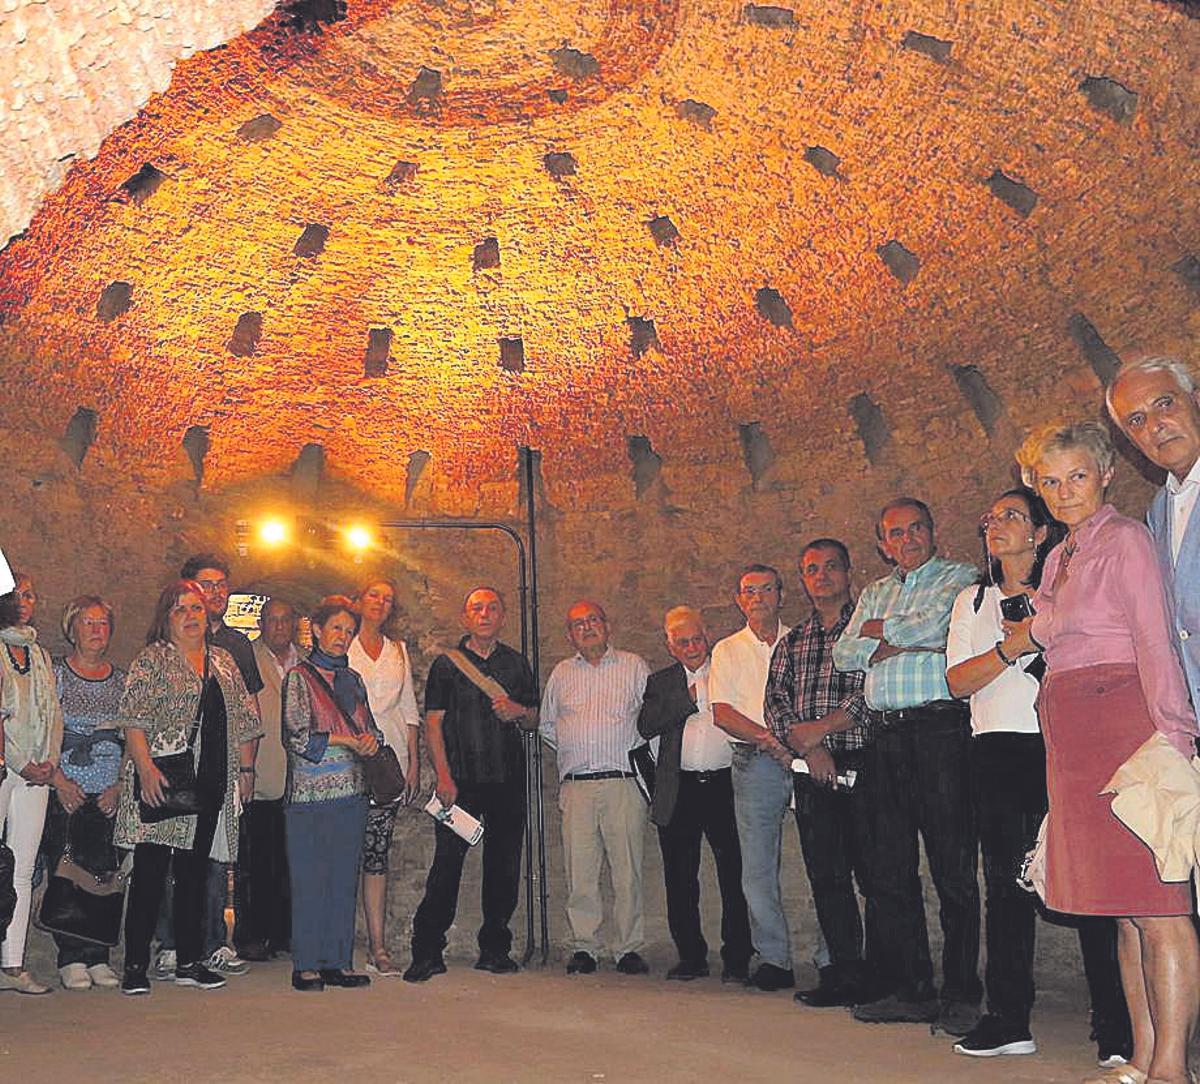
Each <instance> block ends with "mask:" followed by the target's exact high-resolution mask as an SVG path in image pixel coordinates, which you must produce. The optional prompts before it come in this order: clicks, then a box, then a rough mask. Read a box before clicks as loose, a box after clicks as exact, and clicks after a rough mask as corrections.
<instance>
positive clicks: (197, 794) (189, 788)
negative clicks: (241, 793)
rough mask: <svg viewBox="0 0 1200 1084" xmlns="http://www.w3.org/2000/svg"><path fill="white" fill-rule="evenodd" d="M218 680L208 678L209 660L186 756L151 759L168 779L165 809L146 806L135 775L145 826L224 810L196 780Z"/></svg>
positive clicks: (134, 783)
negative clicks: (199, 740)
mask: <svg viewBox="0 0 1200 1084" xmlns="http://www.w3.org/2000/svg"><path fill="white" fill-rule="evenodd" d="M215 680H216V678H210V677H209V676H208V663H207V660H205V667H204V688H203V689H202V691H201V693H200V703H199V704H197V705H196V717H195V718H194V719H193V720H192V727H191V730H189V731H188V740H187V748H186V749H185V750H184V751H183V752H182V753H166V754H164V755H163V756H160V757H153V758H151V759H153V761H154V766H155V767H156V768H157V769H158V770H159V771H160V772H162V774H163V775H164V776H166V782H165V783H164V784H163V802H162V805H157V806H153V805H150V804H149V803H148V802H146V800H145V799H144V798H143V797H142V780H141V778H140V777H139V776H138V775H137V773H136V772H135V773H134V776H133V796H134V797H135V798H136V799H137V804H138V817H139V818H140V819H141V822H142V823H143V824H157V823H158V822H159V821H165V820H168V819H170V818H171V817H189V816H197V815H199V814H201V813H212V812H215V811H216V810H217V809H218V808H219V807H220V804H221V802H220V799H219V798H217V797H216V796H215V795H211V794H208V793H207V792H206V791H205V789H204V788H203V787H201V786H200V782H199V780H198V779H197V778H196V756H195V745H196V735H197V734H198V733H199V732H200V726H201V723H202V721H203V719H204V711H205V705H206V704H207V703H208V697H209V682H210V681H215ZM222 797H223V796H222Z"/></svg>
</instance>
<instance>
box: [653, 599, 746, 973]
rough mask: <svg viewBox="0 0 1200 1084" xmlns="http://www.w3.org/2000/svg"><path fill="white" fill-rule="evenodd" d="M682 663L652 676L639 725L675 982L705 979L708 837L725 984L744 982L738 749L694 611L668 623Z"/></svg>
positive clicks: (675, 613) (672, 648) (676, 614)
mask: <svg viewBox="0 0 1200 1084" xmlns="http://www.w3.org/2000/svg"><path fill="white" fill-rule="evenodd" d="M663 631H664V632H665V634H666V639H667V650H668V651H669V652H670V653H671V655H672V657H673V658H674V659H675V662H674V663H672V665H670V666H668V667H666V668H665V669H663V670H659V671H657V672H656V673H653V674H651V675H650V677H649V679H648V680H647V682H646V695H645V697H644V698H643V700H642V711H641V714H640V715H639V716H638V731H639V732H640V733H641V735H642V737H643V738H647V739H651V738H658V739H659V747H658V765H657V770H656V772H655V790H654V801H653V802H652V803H651V807H650V819H651V820H652V821H653V822H654V823H655V825H656V826H657V827H658V842H659V846H660V847H661V849H662V858H663V880H664V882H665V884H666V890H667V924H668V926H669V927H670V929H671V938H672V940H674V942H675V947H676V949H677V950H678V951H679V962H678V963H677V964H675V966H674V967H672V968H671V969H670V970H669V971H668V972H667V978H668V979H678V980H682V981H687V980H689V979H698V978H703V977H704V976H706V975H707V974H708V943H707V942H706V941H705V940H704V932H703V929H702V926H701V922H700V879H699V875H700V840H701V838H702V837H703V838H705V839H707V840H708V845H709V847H710V848H711V850H712V855H713V862H714V863H715V865H716V867H717V884H718V886H719V887H720V890H721V960H722V962H723V965H724V966H723V968H722V971H721V980H722V982H744V981H745V979H746V977H747V966H748V964H749V961H750V955H751V953H752V952H753V951H754V950H753V946H752V945H751V943H750V919H749V915H748V913H747V910H746V897H745V895H744V894H743V893H742V850H741V846H740V845H739V843H738V834H737V821H736V819H735V817H734V812H733V780H732V777H731V765H732V764H733V750H732V749H731V747H730V745H729V739H728V737H727V736H726V735H725V732H724V731H722V730H719V729H718V728H717V727H716V726H715V725H714V723H713V713H712V704H711V702H710V701H709V698H708V671H709V660H708V651H709V641H708V630H707V629H706V628H705V627H704V620H703V618H702V617H701V616H700V614H699V613H698V612H697V611H696V610H693V609H692V608H691V607H690V606H676V607H675V608H674V609H673V610H668V611H667V614H666V617H665V618H664V619H663Z"/></svg>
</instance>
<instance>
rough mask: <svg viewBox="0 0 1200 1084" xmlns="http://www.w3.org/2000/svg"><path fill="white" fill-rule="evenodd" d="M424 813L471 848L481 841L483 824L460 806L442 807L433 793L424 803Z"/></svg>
mask: <svg viewBox="0 0 1200 1084" xmlns="http://www.w3.org/2000/svg"><path fill="white" fill-rule="evenodd" d="M425 812H426V813H428V814H429V815H430V816H431V817H432V818H433V819H434V820H435V821H437V822H438V823H439V824H444V825H445V826H446V827H447V828H449V829H450V831H452V832H453V833H454V834H455V835H457V836H459V837H461V838H462V839H465V840H466V841H467V843H469V844H470V845H471V846H472V847H474V846H475V844H476V843H478V842H479V841H480V840H481V839H483V823H482V822H481V821H480V820H479V819H478V818H476V817H472V816H471V814H470V813H468V812H467V811H466V810H465V809H463V807H462V806H460V805H452V806H449V807H447V806H444V805H442V803H441V800H440V799H439V798H438V796H437V792H436V791H435V792H434V793H433V794H432V795H430V798H429V801H428V802H426V803H425Z"/></svg>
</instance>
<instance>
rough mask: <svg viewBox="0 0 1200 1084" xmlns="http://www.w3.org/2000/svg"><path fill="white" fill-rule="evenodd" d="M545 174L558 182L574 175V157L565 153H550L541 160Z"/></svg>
mask: <svg viewBox="0 0 1200 1084" xmlns="http://www.w3.org/2000/svg"><path fill="white" fill-rule="evenodd" d="M542 162H543V164H544V165H545V167H546V172H547V173H549V174H550V176H551V177H553V178H555V179H556V180H559V179H561V178H563V177H573V176H574V175H575V157H574V156H573V155H571V154H569V153H567V152H566V151H552V152H551V153H550V154H548V155H546V156H545V158H543V159H542Z"/></svg>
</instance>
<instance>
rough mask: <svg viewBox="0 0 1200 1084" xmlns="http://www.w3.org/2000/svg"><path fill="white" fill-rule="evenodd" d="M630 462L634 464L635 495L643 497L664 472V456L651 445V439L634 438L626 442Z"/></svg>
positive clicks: (632, 473)
mask: <svg viewBox="0 0 1200 1084" xmlns="http://www.w3.org/2000/svg"><path fill="white" fill-rule="evenodd" d="M625 449H626V451H627V452H628V454H629V461H630V463H632V464H633V470H632V472H631V475H630V476H631V477H632V478H633V488H634V493H635V494H636V495H637V496H638V497H641V496H643V495H644V494H645V492H646V490H648V489H649V488H650V487H651V486H652V485H653V484H654V481H655V479H656V478H657V477H658V476H659V473H660V472H661V471H662V456H661V455H659V454H658V453H657V452H656V451H655V450H654V449H653V447H651V445H650V438H649V437H642V436H633V437H629V438H628V439H627V440H626V442H625Z"/></svg>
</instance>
